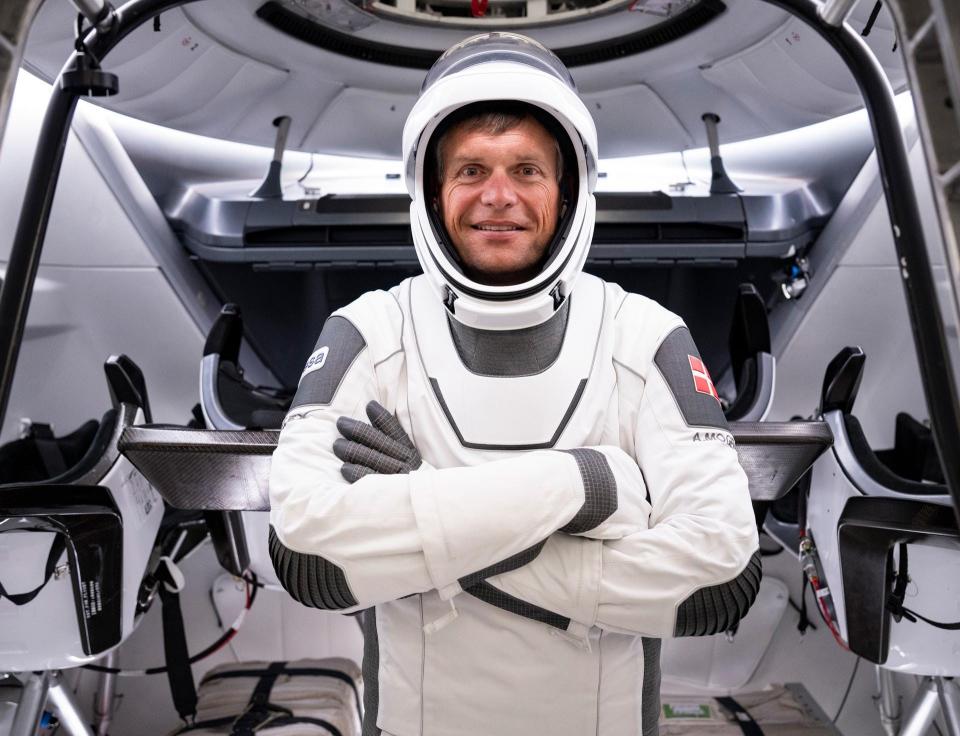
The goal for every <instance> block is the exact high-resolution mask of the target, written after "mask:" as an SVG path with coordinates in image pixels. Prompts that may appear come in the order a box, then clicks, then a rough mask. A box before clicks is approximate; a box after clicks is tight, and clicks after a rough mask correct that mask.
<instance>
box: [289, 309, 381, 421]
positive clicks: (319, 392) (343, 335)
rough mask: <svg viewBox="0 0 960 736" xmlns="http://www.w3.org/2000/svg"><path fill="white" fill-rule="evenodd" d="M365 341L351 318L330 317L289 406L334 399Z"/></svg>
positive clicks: (326, 401)
mask: <svg viewBox="0 0 960 736" xmlns="http://www.w3.org/2000/svg"><path fill="white" fill-rule="evenodd" d="M366 345H367V343H366V341H365V340H364V339H363V335H361V334H360V331H359V330H358V329H357V328H356V327H354V326H353V323H351V322H350V321H349V320H348V319H346V318H345V317H340V316H338V315H334V316H332V317H330V318H329V319H327V321H326V322H325V323H324V325H323V329H322V330H321V331H320V337H319V338H318V339H317V345H316V347H315V348H314V350H313V353H311V354H310V357H309V358H308V359H307V364H306V366H305V367H304V369H303V374H302V375H301V376H300V385H299V386H298V387H297V393H296V395H295V396H294V397H293V403H292V404H291V406H290V408H291V409H295V408H297V407H298V406H304V405H307V404H329V403H330V402H331V401H333V397H334V396H336V393H337V389H338V388H339V387H340V383H341V382H342V381H343V377H344V376H345V375H346V374H347V371H348V370H349V369H350V366H351V365H353V362H354V361H355V360H356V359H357V356H358V355H359V354H360V351H361V350H363V349H364V347H366Z"/></svg>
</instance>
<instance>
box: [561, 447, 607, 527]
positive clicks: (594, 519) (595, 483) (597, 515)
mask: <svg viewBox="0 0 960 736" xmlns="http://www.w3.org/2000/svg"><path fill="white" fill-rule="evenodd" d="M560 452H566V453H568V454H570V455H573V456H574V458H576V460H577V467H578V468H579V469H580V478H581V479H582V481H583V506H582V507H581V508H580V510H579V511H578V512H577V515H576V516H574V517H573V518H572V519H571V520H570V521H569V522H568V523H567V524H566V525H565V526H563V527H561V528H560V531H562V532H566V533H567V534H582V533H583V532H588V531H590V530H591V529H596V528H597V527H598V526H600V524H602V523H603V522H604V521H606V520H607V519H608V518H610V516H611V515H612V514H613V512H614V511H616V510H617V480H616V478H614V476H613V471H612V470H611V469H610V463H608V462H607V458H606V457H605V456H604V454H603V453H602V452H598V451H597V450H592V449H589V448H584V447H580V448H577V449H575V450H560Z"/></svg>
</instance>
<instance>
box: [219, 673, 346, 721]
mask: <svg viewBox="0 0 960 736" xmlns="http://www.w3.org/2000/svg"><path fill="white" fill-rule="evenodd" d="M277 664H279V665H284V663H283V662H273V663H272V664H271V666H273V665H277ZM270 672H271V670H270V669H265V670H226V671H223V672H214V673H212V674H210V675H206V676H205V677H204V678H203V682H202V683H201V685H202V684H203V683H206V682H210V681H211V680H222V679H231V678H236V677H263V676H264V675H267V674H269V673H270ZM279 674H281V675H290V676H291V677H303V676H306V677H332V678H334V679H337V680H341V681H343V682H345V683H347V684H348V685H349V686H350V689H351V690H353V700H354V702H355V703H356V706H357V717H358V718H360V720H363V712H362V711H361V709H360V692H359V691H358V690H357V683H356V680H354V679H353V678H352V677H350V675H348V674H347V673H346V672H341V671H340V670H332V669H328V668H326V667H287V666H283V667H282V669H280V670H279Z"/></svg>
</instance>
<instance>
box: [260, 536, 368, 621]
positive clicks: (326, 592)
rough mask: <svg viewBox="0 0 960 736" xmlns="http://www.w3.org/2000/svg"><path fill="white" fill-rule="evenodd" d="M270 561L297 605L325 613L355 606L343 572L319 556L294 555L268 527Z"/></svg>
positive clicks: (298, 553)
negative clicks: (321, 610)
mask: <svg viewBox="0 0 960 736" xmlns="http://www.w3.org/2000/svg"><path fill="white" fill-rule="evenodd" d="M270 559H271V560H272V561H273V569H274V570H275V571H276V573H277V578H278V579H279V580H280V584H281V585H282V586H283V587H284V589H285V590H286V591H287V592H288V593H289V594H290V595H291V596H292V597H293V599H294V600H295V601H297V602H298V603H302V604H303V605H305V606H311V607H312V608H320V609H323V610H325V611H340V610H343V609H344V608H350V607H351V606H355V605H357V599H356V598H354V596H353V593H352V592H351V591H350V586H349V585H347V578H346V576H345V575H344V574H343V570H341V569H340V568H339V567H337V566H336V565H334V564H333V563H332V562H329V561H328V560H325V559H324V558H322V557H320V556H318V555H309V554H305V553H303V552H294V551H293V550H292V549H290V548H289V547H287V546H286V545H284V543H283V542H281V541H280V537H278V536H277V533H276V531H275V530H274V528H273V526H272V525H271V527H270Z"/></svg>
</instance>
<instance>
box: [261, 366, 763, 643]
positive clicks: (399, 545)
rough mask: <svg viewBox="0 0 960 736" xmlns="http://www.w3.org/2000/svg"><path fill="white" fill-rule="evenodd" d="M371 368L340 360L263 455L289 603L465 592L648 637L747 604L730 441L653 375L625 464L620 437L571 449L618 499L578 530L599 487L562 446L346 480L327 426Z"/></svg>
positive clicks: (350, 411) (746, 513)
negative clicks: (705, 435)
mask: <svg viewBox="0 0 960 736" xmlns="http://www.w3.org/2000/svg"><path fill="white" fill-rule="evenodd" d="M360 357H361V358H362V353H361V356H360ZM371 376H372V371H367V370H363V365H362V363H360V365H354V366H353V368H352V369H351V370H350V372H349V373H348V374H347V375H346V376H345V377H344V380H343V384H342V385H341V386H340V387H339V389H338V391H337V397H336V398H335V399H334V401H332V402H331V403H330V404H329V405H325V406H304V407H302V408H301V410H300V411H299V412H296V413H295V414H294V416H292V417H291V419H290V420H289V421H288V422H287V425H286V427H285V428H284V431H283V434H282V436H281V441H280V445H279V447H278V449H277V452H276V453H275V455H274V461H273V473H272V477H271V497H272V507H273V510H272V511H271V551H272V554H273V557H274V563H275V565H276V566H277V572H278V575H279V577H280V579H281V581H282V582H283V583H284V584H285V586H286V587H287V589H288V590H289V591H290V592H291V593H292V594H293V595H294V597H297V598H298V599H299V600H301V601H303V602H305V603H307V604H309V605H315V606H318V607H321V608H328V609H336V610H341V611H343V612H350V611H353V610H359V609H362V608H366V607H369V606H371V605H375V604H378V603H382V602H386V601H390V600H395V599H398V598H400V597H403V596H406V595H410V594H413V593H420V592H426V591H429V590H433V589H436V590H438V591H440V594H441V596H450V595H453V594H456V593H458V592H460V591H461V590H462V589H464V588H466V589H468V592H470V593H472V594H474V595H478V597H484V595H486V596H487V598H488V599H491V600H493V599H496V600H498V601H501V602H502V601H504V600H511V599H513V600H516V601H518V602H520V603H522V604H525V605H524V606H519V609H522V610H524V611H527V612H528V613H530V612H532V614H531V615H533V616H534V617H540V618H541V620H543V621H544V622H545V623H550V624H552V625H555V626H559V627H561V628H565V627H566V626H569V625H570V624H571V623H572V622H576V623H579V624H581V625H585V626H593V625H597V626H601V627H603V628H608V629H612V630H617V631H624V632H632V633H642V634H646V635H654V636H663V635H671V634H694V633H713V631H715V630H723V629H724V628H728V627H729V626H730V625H732V624H734V623H735V622H736V619H738V618H739V617H740V616H742V615H743V613H744V612H745V610H746V608H747V607H748V606H749V604H750V602H752V599H753V597H754V596H755V594H756V587H757V585H758V583H759V566H758V558H756V556H755V555H754V554H753V553H754V552H755V550H756V546H757V541H756V530H755V526H754V522H753V515H752V511H751V509H750V504H749V498H748V496H747V493H746V482H745V478H744V477H743V473H742V470H741V469H740V467H739V464H738V463H737V461H736V453H735V451H734V450H733V449H732V447H730V446H729V445H727V444H725V443H724V442H718V441H704V442H695V441H693V440H692V439H691V438H692V436H693V433H692V432H690V431H688V430H689V427H687V426H686V424H682V423H680V422H678V421H677V416H676V415H677V412H678V409H677V406H676V404H675V403H672V402H673V398H672V397H671V396H669V394H668V393H667V391H668V387H667V386H666V384H665V383H664V381H663V378H662V376H658V375H656V374H652V375H651V376H649V377H648V383H650V384H652V385H648V386H647V387H646V388H645V389H644V388H643V387H640V389H641V390H640V391H639V393H638V394H637V395H638V396H639V395H640V394H641V393H642V394H643V395H644V398H643V400H641V401H640V402H639V404H638V408H637V410H636V415H635V417H634V418H633V419H634V426H635V427H636V429H635V438H634V439H633V444H634V446H635V447H636V449H637V458H636V461H637V462H635V461H634V459H633V458H630V457H629V456H628V455H626V453H624V452H623V451H622V450H620V449H618V448H590V449H589V450H584V451H582V452H584V453H588V454H587V455H586V456H585V457H586V458H588V459H589V460H592V461H597V460H598V459H599V461H600V462H599V464H600V465H601V466H602V465H604V464H605V466H606V470H607V471H608V473H609V475H612V476H613V479H614V485H615V487H616V493H617V499H618V501H617V509H618V512H619V513H618V512H614V513H613V514H609V515H608V516H607V517H606V518H604V519H603V520H601V521H600V523H598V524H596V525H594V526H592V527H591V526H588V525H589V524H592V523H593V521H595V520H596V519H597V518H598V515H597V514H596V513H595V508H596V506H597V505H598V503H601V502H602V498H601V496H602V494H600V495H597V494H596V493H595V494H594V496H592V497H591V496H590V493H591V490H590V489H592V488H595V487H596V485H597V484H596V483H594V482H592V481H591V480H589V479H588V476H590V478H592V477H593V476H592V475H590V471H585V469H584V456H583V455H582V456H581V457H578V456H577V454H576V453H574V454H571V453H568V452H563V451H551V450H547V451H537V452H530V453H524V454H522V455H518V456H517V457H514V458H510V459H506V460H498V461H493V462H488V463H485V464H482V465H477V466H473V467H465V468H447V469H440V470H438V469H433V468H429V467H420V468H418V469H416V470H415V471H414V472H409V473H404V472H402V470H403V469H398V470H399V471H400V472H396V473H392V474H381V473H366V472H364V471H363V470H362V468H363V467H364V465H363V464H362V463H359V462H348V463H347V466H348V467H347V468H346V470H345V475H346V476H347V477H349V478H350V480H353V481H355V482H354V483H353V484H350V483H348V481H347V479H346V478H345V477H344V476H343V475H341V466H342V465H343V462H342V459H341V458H338V457H336V455H335V453H334V446H335V444H336V443H337V442H338V440H340V444H339V447H341V449H342V447H343V442H342V439H341V433H340V431H338V429H337V423H336V422H337V419H338V418H339V417H340V416H350V417H357V416H361V412H362V410H363V406H364V404H365V403H366V399H367V398H369V397H370V396H375V395H377V394H376V386H375V385H374V383H375V382H373V379H372V378H371ZM624 380H631V379H630V377H629V376H625V377H624ZM658 381H659V382H660V383H657V382H658ZM660 384H663V385H660ZM651 389H652V390H651ZM360 397H362V398H360ZM681 419H682V417H681ZM681 424H682V426H681ZM341 426H343V425H342V423H341ZM395 441H397V440H396V438H395ZM589 453H595V454H589ZM341 454H343V453H342V452H341ZM598 456H599V458H598ZM354 459H358V458H354ZM595 464H596V463H595ZM351 466H352V467H351ZM640 467H642V468H643V474H642V475H641V473H640V470H639V468H640ZM358 468H360V469H359V470H358ZM407 469H410V470H412V467H410V468H407ZM644 481H646V483H645V482H644ZM601 485H602V484H601ZM647 492H649V494H650V499H651V502H652V505H645V504H646V494H647ZM598 499H599V500H598ZM591 514H592V515H591ZM588 519H589V520H588ZM648 520H649V528H648ZM564 529H566V530H567V532H570V531H576V532H577V533H578V534H579V536H574V535H572V534H569V533H565V532H563V531H562V530H564ZM558 532H559V533H558ZM591 535H592V536H596V537H600V539H592V538H589V537H590V536H591ZM491 591H494V592H495V593H496V595H490V593H491Z"/></svg>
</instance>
